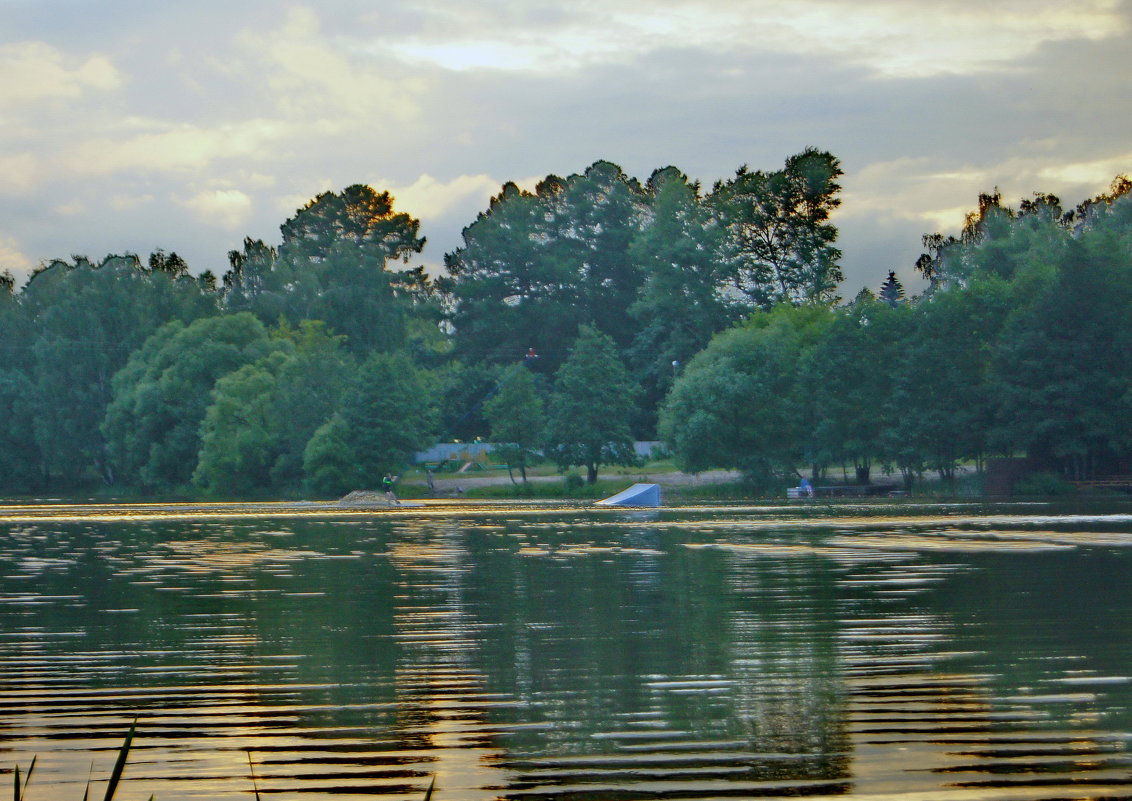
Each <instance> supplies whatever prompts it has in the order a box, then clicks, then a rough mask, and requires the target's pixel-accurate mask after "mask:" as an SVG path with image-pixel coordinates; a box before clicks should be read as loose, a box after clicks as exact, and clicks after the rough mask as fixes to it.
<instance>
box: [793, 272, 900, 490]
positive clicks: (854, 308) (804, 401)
mask: <svg viewBox="0 0 1132 801" xmlns="http://www.w3.org/2000/svg"><path fill="white" fill-rule="evenodd" d="M907 317H908V314H907V312H906V310H905V309H900V308H892V307H890V306H889V305H888V304H886V303H884V302H882V301H880V300H877V299H876V298H873V297H872V296H871V294H867V293H866V294H862V295H861V296H859V297H858V298H857V299H856V300H855V301H854V302H853V303H852V304H850V305H849V306H848V307H846V308H842V309H838V310H837V311H836V312H835V313H834V314H832V315H831V316H830V319H829V325H828V327H827V328H826V330H825V331H824V333H823V335H822V337H821V338H820V340H819V341H817V342H816V343H815V344H814V346H813V347H812V348H809V349H808V350H807V351H806V353H804V354H802V355H801V357H800V359H799V381H800V385H801V388H802V396H801V397H800V398H799V399H798V401H797V403H798V405H799V407H800V408H808V409H809V415H808V418H809V419H808V424H807V428H806V429H804V430H803V431H802V432H800V436H802V437H804V438H805V440H806V442H807V446H808V450H809V451H810V452H811V454H812V455H813V458H812V459H810V460H809V461H810V462H811V464H813V465H814V466H815V470H817V469H819V468H820V466H821V464H822V463H823V462H827V461H828V462H829V463H834V464H836V463H841V464H845V463H846V462H851V463H852V464H853V467H854V470H855V473H856V479H857V481H858V483H861V484H867V483H869V481H870V480H871V471H872V466H873V463H874V461H875V460H876V459H878V458H880V457H881V455H882V454H883V453H884V444H883V439H882V438H883V434H884V432H885V431H886V430H887V428H888V426H889V424H890V422H889V420H888V419H886V416H885V414H884V412H883V407H884V404H885V402H886V400H887V399H888V397H889V395H890V394H891V391H892V376H893V373H894V368H893V365H894V363H895V362H896V359H897V358H898V356H899V353H900V348H901V347H902V344H903V339H904V329H905V328H906V325H904V322H905V321H906V319H907Z"/></svg>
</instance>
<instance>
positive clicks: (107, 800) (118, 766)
mask: <svg viewBox="0 0 1132 801" xmlns="http://www.w3.org/2000/svg"><path fill="white" fill-rule="evenodd" d="M137 724H138V721H137V719H136V718H135V719H134V722H133V723H131V724H130V731H129V732H128V733H127V734H126V740H125V742H123V743H122V746H121V747H120V748H119V749H118V758H117V759H116V760H115V761H114V768H113V770H111V771H110V781H109V782H108V783H107V785H106V795H105V796H103V801H113V798H114V793H115V792H117V790H118V784H119V782H121V780H122V771H123V770H125V769H126V758H127V757H128V756H129V754H130V746H131V745H132V744H133V742H134V731H135V729H136V728H137ZM38 759H39V757H38V755H37V756H34V757H32V758H31V764H30V765H29V766H28V772H27V775H26V776H25V777H24V780H23V783H22V784H21V782H20V766H19V765H16V769H15V770H14V771H13V775H14V776H15V790H14V792H15V795H14V799H15V801H27V797H28V794H27V793H28V782H30V781H31V774H32V773H33V772H34V771H35V763H36V760H38ZM89 798H90V779H89V778H88V779H87V781H86V789H85V790H84V791H83V801H88V799H89ZM149 801H153V796H150V797H149Z"/></svg>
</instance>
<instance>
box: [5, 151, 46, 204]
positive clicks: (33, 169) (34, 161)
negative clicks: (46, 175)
mask: <svg viewBox="0 0 1132 801" xmlns="http://www.w3.org/2000/svg"><path fill="white" fill-rule="evenodd" d="M39 173H40V161H39V158H38V157H37V156H36V155H35V154H34V153H17V154H15V155H12V156H0V192H4V193H7V194H12V195H18V194H22V193H24V192H27V191H29V190H30V189H32V188H34V187H35V185H36V183H37V181H38V179H39Z"/></svg>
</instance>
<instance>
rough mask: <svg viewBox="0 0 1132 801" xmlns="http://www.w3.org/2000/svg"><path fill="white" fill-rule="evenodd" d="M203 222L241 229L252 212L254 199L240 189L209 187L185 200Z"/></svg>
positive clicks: (233, 229)
mask: <svg viewBox="0 0 1132 801" xmlns="http://www.w3.org/2000/svg"><path fill="white" fill-rule="evenodd" d="M183 205H184V206H186V207H188V208H189V209H190V210H191V211H192V212H193V214H194V215H195V216H196V217H197V219H199V220H200V221H201V222H204V223H207V224H209V225H215V226H218V227H220V228H223V229H226V230H228V231H239V230H241V229H242V228H243V226H244V224H245V223H246V222H247V221H248V218H249V217H250V216H251V213H252V199H251V198H250V197H248V196H247V195H246V194H244V193H243V192H241V191H240V190H239V189H209V190H206V191H203V192H198V193H197V194H195V195H193V196H192V197H191V198H189V199H188V200H185V201H183Z"/></svg>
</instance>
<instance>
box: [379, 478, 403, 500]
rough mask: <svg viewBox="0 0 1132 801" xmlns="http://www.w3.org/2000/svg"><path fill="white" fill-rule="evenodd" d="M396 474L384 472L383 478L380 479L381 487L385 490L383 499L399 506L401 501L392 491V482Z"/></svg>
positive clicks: (394, 480)
mask: <svg viewBox="0 0 1132 801" xmlns="http://www.w3.org/2000/svg"><path fill="white" fill-rule="evenodd" d="M397 478H398V477H397V476H395V475H393V474H392V473H386V474H385V478H383V479H381V488H382V489H383V490H385V499H386V500H387V501H389V503H391V504H393V505H395V506H400V505H401V502H400V501H399V500H397V496H396V495H395V494H394V493H393V484H394V482H396V481H397Z"/></svg>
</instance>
